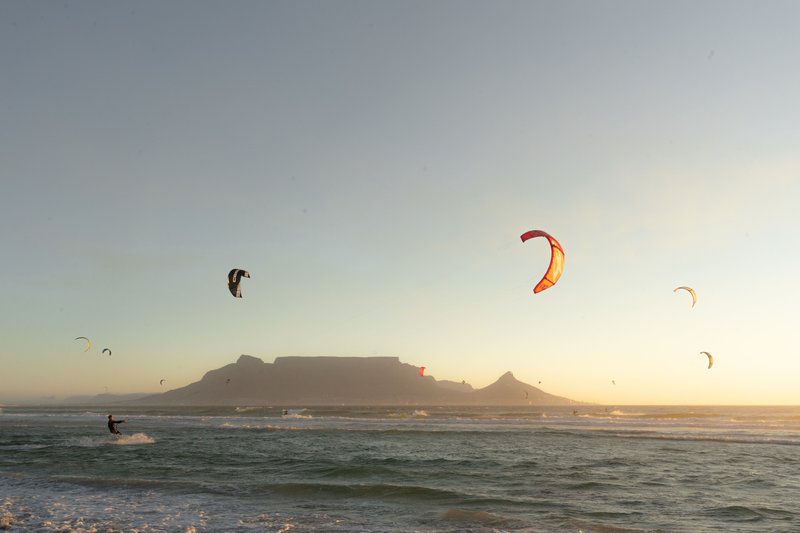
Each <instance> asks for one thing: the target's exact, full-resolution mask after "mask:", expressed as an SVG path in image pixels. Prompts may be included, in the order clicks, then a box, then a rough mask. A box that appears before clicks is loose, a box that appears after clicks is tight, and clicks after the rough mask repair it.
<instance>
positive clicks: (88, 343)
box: [75, 337, 92, 352]
mask: <svg viewBox="0 0 800 533" xmlns="http://www.w3.org/2000/svg"><path fill="white" fill-rule="evenodd" d="M81 339H83V340H85V341H86V349H85V350H83V351H84V352H88V351H89V348H91V347H92V341H90V340H89V339H87V338H86V337H75V340H76V341H79V340H81Z"/></svg>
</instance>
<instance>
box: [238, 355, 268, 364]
mask: <svg viewBox="0 0 800 533" xmlns="http://www.w3.org/2000/svg"><path fill="white" fill-rule="evenodd" d="M236 364H237V365H263V364H264V361H262V360H261V359H259V358H258V357H253V356H252V355H244V354H242V355H240V356H239V359H237V360H236Z"/></svg>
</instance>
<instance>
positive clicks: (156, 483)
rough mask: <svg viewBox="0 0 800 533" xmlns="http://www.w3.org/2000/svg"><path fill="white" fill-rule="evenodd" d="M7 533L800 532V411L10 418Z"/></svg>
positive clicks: (16, 413) (236, 412)
mask: <svg viewBox="0 0 800 533" xmlns="http://www.w3.org/2000/svg"><path fill="white" fill-rule="evenodd" d="M573 409H577V410H578V412H577V414H574V413H573ZM109 413H112V414H114V416H115V417H116V418H125V419H126V420H127V423H125V424H122V425H120V430H121V431H122V432H123V433H124V435H123V436H122V437H121V438H119V439H113V438H112V437H111V435H110V434H109V432H108V429H107V428H106V420H105V417H106V415H107V414H109ZM0 529H9V530H12V531H122V530H124V531H140V532H141V531H190V532H191V531H311V530H316V531H465V530H470V531H584V532H590V531H599V532H612V531H652V530H661V531H715V532H716V531H800V408H798V407H631V406H626V407H612V406H609V407H603V406H579V407H575V408H573V407H539V406H528V407H519V408H517V407H514V408H503V407H491V408H476V407H463V408H458V407H425V408H420V407H393V408H384V407H381V408H351V407H341V408H331V407H324V408H323V407H320V408H312V407H309V408H307V409H291V410H290V411H289V414H288V415H285V416H284V415H282V409H281V408H280V407H279V406H274V407H258V406H240V407H236V408H233V407H229V408H220V407H209V408H198V407H178V408H133V407H113V408H98V407H88V408H75V407H70V408H65V407H4V408H2V411H1V412H0Z"/></svg>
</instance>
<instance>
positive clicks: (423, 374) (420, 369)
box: [419, 366, 427, 377]
mask: <svg viewBox="0 0 800 533" xmlns="http://www.w3.org/2000/svg"><path fill="white" fill-rule="evenodd" d="M425 368H427V367H424V366H421V367H419V375H420V377H424V376H425Z"/></svg>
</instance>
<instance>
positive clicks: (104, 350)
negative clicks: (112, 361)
mask: <svg viewBox="0 0 800 533" xmlns="http://www.w3.org/2000/svg"><path fill="white" fill-rule="evenodd" d="M106 352H108V356H109V357H111V350H109V349H108V348H103V351H102V352H100V353H101V354H104V353H106Z"/></svg>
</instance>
